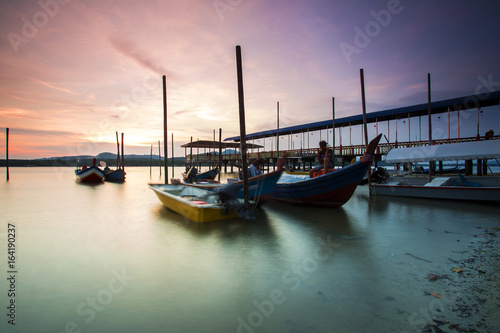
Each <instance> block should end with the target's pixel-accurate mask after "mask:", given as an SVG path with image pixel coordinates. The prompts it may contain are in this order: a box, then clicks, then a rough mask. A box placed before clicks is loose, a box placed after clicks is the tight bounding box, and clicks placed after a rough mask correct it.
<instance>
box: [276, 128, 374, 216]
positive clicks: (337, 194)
mask: <svg viewBox="0 0 500 333" xmlns="http://www.w3.org/2000/svg"><path fill="white" fill-rule="evenodd" d="M381 136H382V134H380V135H378V136H377V137H376V138H375V139H373V140H372V141H371V142H370V143H369V145H368V148H367V149H366V152H365V154H364V155H363V157H361V159H360V161H357V162H355V163H353V164H351V165H348V166H346V167H343V168H341V169H336V170H332V171H329V172H327V173H326V174H322V175H318V176H316V177H314V178H305V179H304V176H302V177H300V176H293V175H292V174H287V177H286V178H288V180H285V177H283V178H282V179H281V180H279V181H278V182H277V183H276V186H275V188H274V191H273V192H272V193H271V199H272V200H276V201H280V202H284V203H289V204H300V205H311V206H327V207H340V206H342V205H343V204H345V203H346V202H347V201H349V199H350V198H351V196H352V194H353V193H354V190H356V187H357V186H358V184H359V182H360V181H361V180H362V179H363V176H364V175H365V174H366V172H367V171H368V168H369V167H370V165H371V164H372V161H373V154H374V152H375V149H376V148H377V145H378V142H379V141H380V137H381ZM306 177H307V176H306Z"/></svg>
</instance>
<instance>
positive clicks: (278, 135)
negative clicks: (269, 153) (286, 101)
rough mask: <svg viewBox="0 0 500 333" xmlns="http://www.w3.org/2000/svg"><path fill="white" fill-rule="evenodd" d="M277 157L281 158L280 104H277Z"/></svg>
mask: <svg viewBox="0 0 500 333" xmlns="http://www.w3.org/2000/svg"><path fill="white" fill-rule="evenodd" d="M276 138H277V140H276V156H280V102H279V101H278V102H276Z"/></svg>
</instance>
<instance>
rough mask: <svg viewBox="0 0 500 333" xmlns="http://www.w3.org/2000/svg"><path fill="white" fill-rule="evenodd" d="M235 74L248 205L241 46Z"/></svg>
mask: <svg viewBox="0 0 500 333" xmlns="http://www.w3.org/2000/svg"><path fill="white" fill-rule="evenodd" d="M236 72H237V76H238V104H239V115H240V151H241V160H242V161H241V164H242V168H243V170H242V171H243V172H242V173H243V197H244V200H245V204H248V201H249V193H248V167H247V138H246V130H245V100H244V96H243V69H242V65H241V46H239V45H236Z"/></svg>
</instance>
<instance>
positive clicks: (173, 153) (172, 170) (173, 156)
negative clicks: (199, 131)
mask: <svg viewBox="0 0 500 333" xmlns="http://www.w3.org/2000/svg"><path fill="white" fill-rule="evenodd" d="M171 154H172V161H171V162H172V177H173V176H174V133H172V153H171Z"/></svg>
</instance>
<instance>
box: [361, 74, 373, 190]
mask: <svg viewBox="0 0 500 333" xmlns="http://www.w3.org/2000/svg"><path fill="white" fill-rule="evenodd" d="M359 76H360V78H361V103H362V104H363V127H364V132H365V145H366V149H368V125H367V121H366V100H365V76H364V73H363V68H361V69H360V70H359ZM371 171H372V169H371V167H368V189H370V186H371V178H372V174H371ZM368 195H369V196H371V195H372V191H370V190H368Z"/></svg>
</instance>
